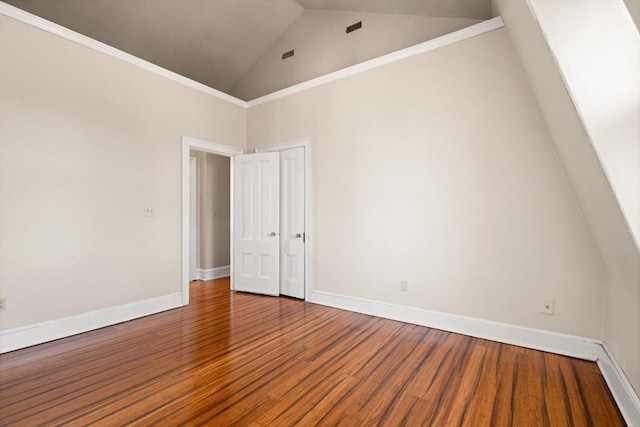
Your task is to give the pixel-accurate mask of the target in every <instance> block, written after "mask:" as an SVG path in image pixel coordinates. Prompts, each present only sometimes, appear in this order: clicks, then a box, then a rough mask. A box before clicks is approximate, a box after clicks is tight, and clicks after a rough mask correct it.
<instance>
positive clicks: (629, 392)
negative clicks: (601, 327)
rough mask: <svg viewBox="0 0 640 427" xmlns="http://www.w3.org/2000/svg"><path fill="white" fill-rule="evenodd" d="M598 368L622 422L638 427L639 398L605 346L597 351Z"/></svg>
mask: <svg viewBox="0 0 640 427" xmlns="http://www.w3.org/2000/svg"><path fill="white" fill-rule="evenodd" d="M598 367H599V368H600V372H602V376H603V377H604V380H605V381H606V382H607V385H608V386H609V390H611V394H612V395H613V398H614V399H615V401H616V403H617V404H618V408H619V409H620V412H621V413H622V416H623V418H624V420H625V421H626V422H627V424H628V425H629V426H631V427H634V426H635V427H640V397H639V396H638V393H636V391H635V390H634V388H633V386H632V385H631V382H629V379H628V378H627V376H626V375H625V374H624V371H623V370H622V368H620V365H618V363H617V362H616V359H615V358H614V357H613V356H612V355H611V352H610V351H609V348H608V347H607V345H606V344H602V345H601V346H600V349H599V351H598Z"/></svg>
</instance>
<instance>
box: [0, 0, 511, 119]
mask: <svg viewBox="0 0 640 427" xmlns="http://www.w3.org/2000/svg"><path fill="white" fill-rule="evenodd" d="M0 14H2V15H5V16H8V17H10V18H13V19H16V20H18V21H20V22H24V23H25V24H28V25H31V26H33V27H36V28H39V29H41V30H43V31H46V32H48V33H51V34H54V35H56V36H59V37H62V38H64V39H66V40H70V41H72V42H75V43H78V44H80V45H82V46H86V47H88V48H90V49H94V50H96V51H98V52H101V53H103V54H105V55H109V56H111V57H113V58H116V59H119V60H121V61H124V62H126V63H128V64H131V65H135V66H136V67H140V68H142V69H144V70H147V71H150V72H152V73H154V74H157V75H159V76H162V77H164V78H167V79H169V80H172V81H174V82H176V83H179V84H182V85H184V86H187V87H190V88H192V89H195V90H198V91H200V92H203V93H206V94H208V95H211V96H214V97H216V98H219V99H221V100H223V101H227V102H230V103H232V104H234V105H237V106H239V107H244V108H250V107H255V106H257V105H260V104H264V103H266V102H270V101H273V100H275V99H279V98H283V97H285V96H289V95H292V94H294V93H298V92H302V91H304V90H307V89H310V88H313V87H316V86H320V85H323V84H325V83H329V82H332V81H334V80H338V79H341V78H344V77H348V76H352V75H354V74H358V73H361V72H363V71H367V70H371V69H373V68H377V67H380V66H383V65H387V64H391V63H393V62H396V61H400V60H402V59H406V58H410V57H412V56H416V55H420V54H422V53H425V52H428V51H430V50H434V49H437V48H440V47H443V46H447V45H450V44H452V43H456V42H459V41H462V40H466V39H468V38H471V37H475V36H478V35H480V34H484V33H487V32H489V31H493V30H496V29H498V28H502V27H504V21H503V20H502V17H500V16H496V17H495V18H492V19H488V20H486V21H483V22H479V23H477V24H475V25H471V26H469V27H466V28H463V29H461V30H458V31H454V32H453V33H450V34H445V35H444V36H440V37H437V38H435V39H432V40H428V41H426V42H423V43H419V44H417V45H414V46H410V47H408V48H405V49H401V50H398V51H395V52H391V53H389V54H387V55H383V56H380V57H377V58H374V59H371V60H368V61H365V62H361V63H360V64H356V65H353V66H351V67H347V68H343V69H341V70H338V71H334V72H332V73H329V74H325V75H323V76H320V77H316V78H315V79H311V80H308V81H306V82H302V83H299V84H296V85H293V86H290V87H288V88H285V89H282V90H279V91H276V92H273V93H270V94H268V95H265V96H261V97H259V98H256V99H253V100H251V101H249V102H245V101H243V100H241V99H238V98H236V97H234V96H231V95H228V94H226V93H224V92H221V91H219V90H217V89H213V88H212V87H209V86H207V85H204V84H202V83H199V82H196V81H195V80H191V79H189V78H187V77H184V76H182V75H180V74H177V73H174V72H173V71H169V70H167V69H166V68H162V67H160V66H158V65H156V64H152V63H151V62H148V61H145V60H144V59H141V58H138V57H136V56H133V55H131V54H129V53H126V52H124V51H121V50H120V49H116V48H115V47H113V46H109V45H107V44H104V43H102V42H99V41H97V40H94V39H92V38H90V37H87V36H85V35H83V34H80V33H77V32H75V31H73V30H70V29H68V28H65V27H63V26H61V25H58V24H55V23H53V22H51V21H47V20H46V19H43V18H40V17H39V16H36V15H33V14H31V13H29V12H26V11H24V10H22V9H18V8H17V7H14V6H11V5H9V4H7V3H4V2H2V1H0Z"/></svg>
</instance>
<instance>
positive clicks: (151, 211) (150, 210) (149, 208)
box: [144, 206, 156, 216]
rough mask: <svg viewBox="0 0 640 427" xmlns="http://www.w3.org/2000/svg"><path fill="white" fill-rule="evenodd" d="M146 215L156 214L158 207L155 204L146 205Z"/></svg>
mask: <svg viewBox="0 0 640 427" xmlns="http://www.w3.org/2000/svg"><path fill="white" fill-rule="evenodd" d="M144 216H156V209H155V208H154V207H153V206H145V207H144Z"/></svg>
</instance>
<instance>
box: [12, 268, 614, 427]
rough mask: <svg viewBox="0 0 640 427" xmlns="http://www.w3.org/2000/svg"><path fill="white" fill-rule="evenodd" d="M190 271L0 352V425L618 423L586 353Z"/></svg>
mask: <svg viewBox="0 0 640 427" xmlns="http://www.w3.org/2000/svg"><path fill="white" fill-rule="evenodd" d="M228 287H229V285H228V281H227V280H226V279H219V280H216V281H214V282H194V283H193V284H192V285H191V300H192V304H191V305H190V306H189V307H186V308H180V309H175V310H171V311H169V312H164V313H160V314H156V315H153V316H149V317H145V318H142V319H138V320H134V321H131V322H126V323H122V324H119V325H116V326H112V327H108V328H104V329H100V330H97V331H93V332H88V333H85V334H81V335H77V336H74V337H70V338H65V339H62V340H58V341H55V342H52V343H47V344H42V345H39V346H35V347H31V348H27V349H23V350H19V351H15V352H12V353H7V354H4V355H1V356H0V425H2V426H7V425H20V426H30V425H47V426H49V425H59V424H64V425H88V424H96V425H107V426H120V425H152V424H154V425H178V424H180V425H215V426H228V425H244V426H271V425H276V426H280V425H345V426H349V425H352V426H361V425H385V426H386V425H389V426H391V425H416V426H418V425H419V426H449V425H468V426H510V425H513V426H547V425H549V426H554V425H557V426H569V425H575V426H589V425H591V426H619V425H624V422H623V421H622V419H621V417H620V414H619V412H618V410H617V408H616V406H615V403H614V401H613V398H612V397H611V394H610V393H609V391H608V389H607V387H606V385H605V382H604V380H603V377H602V375H601V374H600V372H599V370H598V368H597V366H596V364H595V363H592V362H587V361H583V360H578V359H571V358H568V357H562V356H557V355H554V354H549V353H543V352H539V351H534V350H527V349H523V348H520V347H515V346H510V345H504V344H498V343H495V342H491V341H486V340H482V339H476V338H470V337H467V336H463V335H457V334H452V333H448V332H443V331H440V330H436V329H429V328H424V327H420V326H415V325H410V324H405V323H401V322H395V321H391V320H385V319H379V318H375V317H371V316H366V315H362V314H357V313H350V312H347V311H341V310H337V309H332V308H328V307H323V306H320V305H314V304H307V303H305V302H303V301H298V300H293V299H288V298H273V297H262V296H256V295H249V294H242V293H232V292H230V291H229V290H228Z"/></svg>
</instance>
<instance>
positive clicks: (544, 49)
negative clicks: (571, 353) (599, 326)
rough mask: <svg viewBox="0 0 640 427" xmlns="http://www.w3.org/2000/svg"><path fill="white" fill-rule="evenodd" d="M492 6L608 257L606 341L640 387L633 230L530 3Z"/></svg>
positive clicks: (638, 261) (638, 272)
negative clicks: (629, 226)
mask: <svg viewBox="0 0 640 427" xmlns="http://www.w3.org/2000/svg"><path fill="white" fill-rule="evenodd" d="M493 6H494V11H497V13H499V14H500V15H502V17H503V19H504V20H505V23H506V28H507V30H508V32H509V34H510V36H511V38H512V40H513V42H514V45H515V46H516V50H517V52H518V54H519V56H520V59H521V61H522V63H523V65H524V67H525V70H526V72H527V75H528V77H529V81H530V82H531V85H532V88H533V91H534V93H535V96H536V99H537V100H538V102H539V105H540V107H541V111H542V113H543V115H544V118H545V120H546V122H547V125H548V127H549V130H550V132H551V135H552V138H553V141H554V143H555V147H556V149H557V150H558V154H559V155H560V158H561V159H562V163H563V165H564V168H565V170H566V171H567V175H568V176H569V179H570V181H571V183H572V186H573V188H574V191H575V193H576V195H577V197H578V199H579V201H580V205H581V207H582V211H583V213H584V215H585V218H586V220H587V222H588V224H589V227H590V229H591V231H592V233H593V235H594V238H595V240H596V242H597V244H598V248H599V250H600V253H601V254H602V257H603V260H604V263H605V270H606V276H605V277H606V279H605V285H606V298H605V301H606V319H605V325H606V329H605V335H604V341H605V343H606V345H607V347H608V348H609V349H610V350H611V351H612V353H613V356H614V357H615V358H616V360H617V361H618V363H619V364H620V365H621V366H622V369H623V370H624V371H625V373H626V374H627V376H628V377H629V379H630V381H631V383H632V384H633V385H634V387H635V389H636V390H637V391H640V339H638V337H640V256H639V255H638V250H637V247H636V246H635V244H634V239H633V236H632V234H631V232H630V230H629V228H628V227H627V224H626V221H625V218H624V217H623V215H622V212H621V210H620V206H619V204H618V203H617V201H616V198H615V196H614V193H613V192H612V190H611V186H610V185H609V182H608V180H607V177H606V175H605V173H604V170H603V168H602V165H601V163H600V161H599V159H598V157H597V156H596V152H595V150H594V148H593V146H592V144H591V140H590V139H589V137H588V135H587V133H586V131H585V128H584V126H583V124H582V121H581V120H580V117H579V116H578V113H577V111H576V108H575V106H574V104H573V102H572V100H571V98H570V96H569V93H568V92H567V89H566V87H565V86H564V82H563V79H562V76H561V74H560V71H559V70H558V68H557V65H556V64H557V63H556V62H555V61H554V58H553V56H552V55H551V51H550V49H549V46H548V45H547V44H546V42H545V40H544V38H543V36H542V33H541V30H540V27H539V26H538V24H537V23H536V21H535V19H534V17H533V15H532V13H531V11H530V9H529V7H528V5H527V3H526V2H514V1H511V0H497V1H494V4H493Z"/></svg>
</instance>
